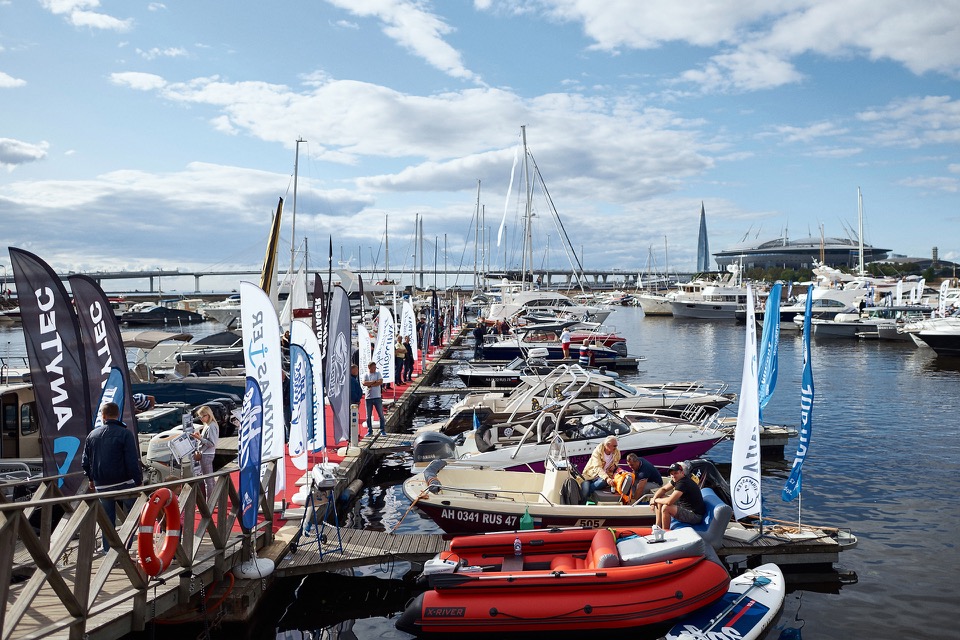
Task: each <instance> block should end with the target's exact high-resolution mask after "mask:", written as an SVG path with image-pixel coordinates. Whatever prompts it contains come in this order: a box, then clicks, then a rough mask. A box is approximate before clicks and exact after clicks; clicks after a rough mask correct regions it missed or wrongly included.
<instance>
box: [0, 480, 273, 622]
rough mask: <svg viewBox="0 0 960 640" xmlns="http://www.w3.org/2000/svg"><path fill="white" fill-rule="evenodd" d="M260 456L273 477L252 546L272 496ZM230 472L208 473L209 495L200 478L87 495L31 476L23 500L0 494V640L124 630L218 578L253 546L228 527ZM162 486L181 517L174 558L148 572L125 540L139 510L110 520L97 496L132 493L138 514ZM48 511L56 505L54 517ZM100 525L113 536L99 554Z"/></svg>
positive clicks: (232, 509)
mask: <svg viewBox="0 0 960 640" xmlns="http://www.w3.org/2000/svg"><path fill="white" fill-rule="evenodd" d="M266 464H267V465H269V466H270V474H269V475H270V477H269V480H268V482H267V484H266V489H265V490H264V491H263V492H262V493H261V494H260V496H259V503H260V505H261V508H262V509H263V513H264V518H265V520H264V521H262V522H260V523H259V524H258V525H257V528H258V530H259V536H258V539H257V542H256V544H258V545H267V544H270V543H271V541H272V539H273V534H272V529H271V527H270V524H269V523H270V522H272V518H273V512H272V510H271V506H272V501H268V500H267V499H266V496H267V495H268V494H269V495H272V492H273V487H274V473H273V468H272V465H273V463H272V462H268V463H266ZM234 470H235V469H230V468H225V469H221V470H220V471H217V472H215V473H214V474H213V475H214V476H215V478H216V483H215V485H214V488H213V491H212V492H211V495H210V500H209V502H208V501H206V500H203V498H202V497H201V496H200V494H199V487H200V485H201V484H202V483H203V480H204V476H198V477H195V478H184V479H182V480H176V481H171V482H165V483H161V484H160V485H154V486H153V487H137V488H135V489H128V490H119V491H111V492H108V493H100V494H94V493H84V492H83V491H84V490H85V486H82V487H81V489H82V490H81V492H80V493H78V494H77V495H75V496H64V495H62V494H61V493H60V491H59V488H58V478H57V477H56V476H54V477H50V478H43V479H41V480H40V481H37V482H39V484H40V487H39V489H38V490H37V492H36V494H35V495H34V497H33V499H31V500H30V501H28V502H17V503H8V502H6V501H5V500H0V601H3V602H4V607H3V609H2V610H0V639H2V640H14V639H16V640H20V639H30V640H33V639H35V638H69V639H70V640H81V639H86V638H97V639H100V640H112V639H116V638H121V637H123V636H124V635H127V634H128V633H130V632H131V631H142V630H143V629H145V627H146V624H147V623H148V622H149V621H150V620H151V619H153V618H155V617H159V616H162V615H164V614H165V613H166V612H168V611H170V610H172V609H174V608H176V607H177V606H178V605H179V606H183V605H187V604H188V603H189V602H190V601H191V599H192V598H193V597H194V596H196V595H198V594H199V593H201V592H202V590H203V589H204V588H205V587H209V586H211V585H212V584H214V583H216V582H220V581H222V580H223V577H224V575H225V574H226V573H227V572H229V571H230V570H231V569H232V568H233V567H234V566H235V565H236V564H238V563H239V562H240V561H241V560H242V558H243V555H244V554H245V553H250V551H251V550H250V548H249V545H247V548H246V549H245V548H244V538H243V536H242V535H241V534H240V533H238V532H235V531H234V525H235V524H236V523H237V519H238V518H239V514H240V510H241V500H240V495H239V493H238V492H237V490H236V488H235V487H234V485H233V483H232V481H231V478H230V474H231V473H232V472H233V471H234ZM31 482H33V481H31ZM159 487H166V488H169V489H170V490H171V491H173V492H174V493H175V494H176V495H178V500H179V507H180V511H181V513H183V514H186V516H185V518H184V522H183V523H182V526H180V536H179V538H178V544H177V547H176V554H175V556H174V560H173V563H172V565H171V566H170V567H169V568H168V569H167V570H166V571H164V572H162V573H161V575H160V576H158V577H156V578H151V577H149V576H147V575H146V573H145V571H144V570H143V568H142V567H141V566H140V564H139V562H138V558H137V550H136V549H137V545H136V544H134V545H132V548H131V549H129V550H128V549H127V548H126V546H125V541H127V540H130V539H133V538H136V536H137V533H138V529H139V518H137V517H130V516H129V515H128V517H127V518H125V519H123V520H122V522H121V523H118V525H117V527H116V528H115V527H114V525H113V524H111V523H110V521H109V519H108V518H107V515H106V512H105V511H104V510H103V507H102V505H101V504H100V499H101V498H102V497H112V498H115V499H117V500H123V499H127V498H132V499H134V500H135V502H134V506H133V508H132V509H131V512H130V513H131V514H138V513H140V509H141V507H142V506H143V505H144V504H145V503H146V501H147V500H148V498H149V496H150V494H151V492H152V491H153V490H156V489H157V488H159ZM55 511H62V512H63V516H62V517H61V518H60V519H59V520H57V519H55V518H54V512H55ZM34 516H36V517H34ZM37 522H38V523H39V524H37ZM101 531H103V532H106V535H107V536H108V538H109V540H110V547H111V551H110V552H108V553H107V554H102V553H98V549H99V547H100V532H101ZM156 535H157V534H155V536H156Z"/></svg>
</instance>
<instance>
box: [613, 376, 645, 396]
mask: <svg viewBox="0 0 960 640" xmlns="http://www.w3.org/2000/svg"><path fill="white" fill-rule="evenodd" d="M610 382H611V383H612V384H613V386H615V387H616V388H618V389H620V390H621V391H625V392H626V393H628V394H630V395H632V396H635V395H637V394H638V393H639V391H637V388H636V387H631V386H630V385H629V384H625V383H623V382H621V381H620V380H617V379H613V380H611V381H610Z"/></svg>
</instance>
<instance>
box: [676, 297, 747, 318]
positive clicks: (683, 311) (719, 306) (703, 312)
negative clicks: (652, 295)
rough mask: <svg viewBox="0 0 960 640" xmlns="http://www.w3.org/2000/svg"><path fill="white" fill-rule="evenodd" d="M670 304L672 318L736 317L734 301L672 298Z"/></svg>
mask: <svg viewBox="0 0 960 640" xmlns="http://www.w3.org/2000/svg"><path fill="white" fill-rule="evenodd" d="M670 306H671V310H672V311H673V317H674V318H691V319H694V320H734V319H735V318H736V317H737V303H736V302H729V303H725V302H692V301H684V300H674V301H673V302H672V303H671V305H670Z"/></svg>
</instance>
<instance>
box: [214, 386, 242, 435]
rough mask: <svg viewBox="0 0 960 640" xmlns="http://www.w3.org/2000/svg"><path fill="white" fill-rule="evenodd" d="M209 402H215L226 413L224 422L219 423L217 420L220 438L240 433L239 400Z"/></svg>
mask: <svg viewBox="0 0 960 640" xmlns="http://www.w3.org/2000/svg"><path fill="white" fill-rule="evenodd" d="M211 402H217V403H219V404H221V405H222V406H223V408H224V411H225V412H226V415H225V417H224V420H223V421H222V422H221V421H220V419H219V418H218V419H217V424H218V425H220V435H221V436H232V435H234V434H236V433H237V432H238V431H240V410H241V409H242V406H243V403H242V401H241V400H240V399H239V398H236V397H234V398H229V397H226V396H224V397H222V398H214V399H213V400H212V401H211Z"/></svg>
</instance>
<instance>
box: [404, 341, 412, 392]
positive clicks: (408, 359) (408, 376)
mask: <svg viewBox="0 0 960 640" xmlns="http://www.w3.org/2000/svg"><path fill="white" fill-rule="evenodd" d="M403 347H404V349H406V353H404V354H403V379H404V380H406V381H407V383H408V384H409V382H410V381H411V380H413V361H414V353H413V345H411V344H410V336H403Z"/></svg>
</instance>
